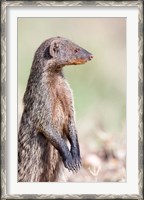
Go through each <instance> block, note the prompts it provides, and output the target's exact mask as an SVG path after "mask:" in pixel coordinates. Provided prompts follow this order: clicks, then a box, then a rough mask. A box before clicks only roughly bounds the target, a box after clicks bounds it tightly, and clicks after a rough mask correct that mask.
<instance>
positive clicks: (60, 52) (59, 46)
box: [36, 37, 93, 67]
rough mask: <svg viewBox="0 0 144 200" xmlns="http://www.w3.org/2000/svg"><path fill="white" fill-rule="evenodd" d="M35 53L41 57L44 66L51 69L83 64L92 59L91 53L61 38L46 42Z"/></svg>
mask: <svg viewBox="0 0 144 200" xmlns="http://www.w3.org/2000/svg"><path fill="white" fill-rule="evenodd" d="M39 51H41V52H39ZM36 53H38V54H39V55H41V56H42V57H43V59H44V62H45V65H49V66H51V67H63V66H65V65H77V64H83V63H85V62H87V61H89V60H91V59H92V58H93V56H92V54H91V53H89V52H88V51H86V50H85V49H83V48H81V47H80V46H78V45H76V44H74V43H73V42H71V41H70V40H68V39H66V38H63V37H54V38H50V39H48V40H46V41H45V42H44V43H42V44H41V46H40V47H39V48H38V50H37V52H36Z"/></svg>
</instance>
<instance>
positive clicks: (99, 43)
mask: <svg viewBox="0 0 144 200" xmlns="http://www.w3.org/2000/svg"><path fill="white" fill-rule="evenodd" d="M54 36H62V37H65V38H68V39H70V40H72V41H73V42H74V43H76V44H78V45H79V46H81V47H83V48H85V49H86V50H88V51H89V52H91V53H92V54H93V56H94V58H93V59H92V61H89V62H87V63H86V64H84V65H76V66H67V67H65V68H64V74H65V77H66V78H67V80H68V82H69V84H70V86H71V88H72V90H73V95H74V103H75V110H76V124H77V130H78V137H79V143H80V150H81V156H82V168H81V169H80V171H79V172H78V173H77V174H73V173H69V172H67V170H65V172H64V174H63V176H62V181H69V182H70V181H72V182H125V181H126V169H125V168H126V19H125V18H19V19H18V113H19V115H18V120H20V118H21V114H22V111H23V106H22V98H23V95H24V92H25V89H26V84H27V80H28V77H29V73H30V68H31V65H32V61H33V56H34V53H35V51H36V49H37V48H38V47H39V45H40V44H41V43H42V42H43V41H44V40H46V39H48V38H50V37H54Z"/></svg>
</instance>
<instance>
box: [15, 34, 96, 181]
mask: <svg viewBox="0 0 144 200" xmlns="http://www.w3.org/2000/svg"><path fill="white" fill-rule="evenodd" d="M92 57H93V56H92V54H91V53H89V52H87V51H86V50H84V49H83V48H81V47H79V46H78V45H76V44H74V43H73V42H71V41H70V40H68V39H65V38H63V37H53V38H50V39H48V40H46V41H44V42H43V43H42V44H41V45H40V47H39V48H38V49H37V51H36V52H35V55H34V59H33V63H32V67H31V72H30V76H29V79H28V83H27V87H26V91H25V94H24V98H23V103H24V110H23V114H22V117H21V122H20V127H19V133H18V181H20V182H49V181H51V182H54V181H57V177H58V173H59V170H60V163H61V161H62V162H63V164H64V166H65V167H66V168H67V169H68V170H72V171H77V170H78V169H79V168H80V166H81V158H80V150H79V143H78V137H77V131H76V126H75V119H74V106H73V98H72V93H71V89H70V87H69V85H68V83H67V81H66V80H65V78H64V75H63V71H62V70H63V67H64V66H65V65H77V64H83V63H85V62H87V61H88V60H91V59H92ZM67 140H68V141H69V143H70V149H69V148H68V146H67Z"/></svg>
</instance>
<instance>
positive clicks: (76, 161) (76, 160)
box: [71, 149, 81, 172]
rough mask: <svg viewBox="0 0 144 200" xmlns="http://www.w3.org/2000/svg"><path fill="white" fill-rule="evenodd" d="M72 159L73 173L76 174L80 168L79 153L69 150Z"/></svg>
mask: <svg viewBox="0 0 144 200" xmlns="http://www.w3.org/2000/svg"><path fill="white" fill-rule="evenodd" d="M71 154H72V159H73V162H74V165H75V171H76V172H77V171H78V170H79V169H80V167H81V157H80V153H79V151H78V152H76V151H75V150H73V149H71Z"/></svg>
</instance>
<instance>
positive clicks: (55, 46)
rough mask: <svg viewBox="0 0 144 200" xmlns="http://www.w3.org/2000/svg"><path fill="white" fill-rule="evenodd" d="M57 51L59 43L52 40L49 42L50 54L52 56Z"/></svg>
mask: <svg viewBox="0 0 144 200" xmlns="http://www.w3.org/2000/svg"><path fill="white" fill-rule="evenodd" d="M58 51H59V44H58V42H57V41H53V42H52V43H51V45H50V51H49V52H50V55H51V56H52V57H54V56H55V55H56V53H58Z"/></svg>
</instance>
